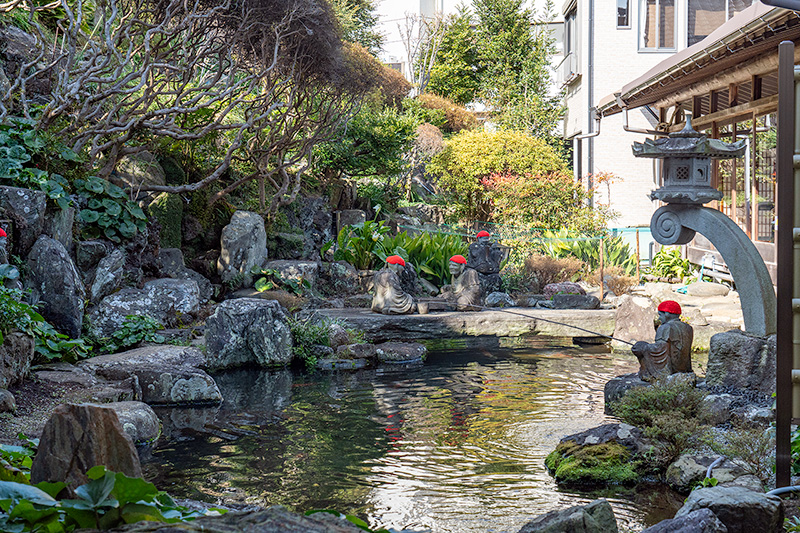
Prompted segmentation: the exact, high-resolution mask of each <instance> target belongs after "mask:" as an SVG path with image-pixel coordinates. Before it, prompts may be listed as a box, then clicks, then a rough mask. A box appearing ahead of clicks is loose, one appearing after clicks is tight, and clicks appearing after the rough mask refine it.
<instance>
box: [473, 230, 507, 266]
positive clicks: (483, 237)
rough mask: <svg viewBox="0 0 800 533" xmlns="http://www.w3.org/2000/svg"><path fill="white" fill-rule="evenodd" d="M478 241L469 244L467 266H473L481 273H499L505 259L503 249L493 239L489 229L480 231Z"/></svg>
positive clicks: (477, 236)
mask: <svg viewBox="0 0 800 533" xmlns="http://www.w3.org/2000/svg"><path fill="white" fill-rule="evenodd" d="M475 237H476V241H475V242H473V243H472V244H470V245H469V253H468V254H467V255H468V257H469V259H468V260H467V268H473V269H475V270H477V271H478V273H480V274H497V273H499V272H500V262H501V261H502V260H503V249H502V248H500V246H499V245H498V244H497V243H495V242H492V241H491V238H492V236H491V234H490V233H489V232H488V231H479V232H478V234H477V235H476V236H475Z"/></svg>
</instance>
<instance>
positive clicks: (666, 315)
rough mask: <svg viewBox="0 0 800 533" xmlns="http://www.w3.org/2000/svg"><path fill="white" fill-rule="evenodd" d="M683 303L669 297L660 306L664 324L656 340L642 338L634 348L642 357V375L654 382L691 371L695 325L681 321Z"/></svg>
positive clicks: (642, 377) (645, 379) (659, 312)
mask: <svg viewBox="0 0 800 533" xmlns="http://www.w3.org/2000/svg"><path fill="white" fill-rule="evenodd" d="M680 316H681V306H680V305H679V304H678V302H673V301H672V300H667V301H664V302H661V304H660V305H659V306H658V317H659V318H660V319H661V325H660V326H659V327H658V330H657V331H656V340H655V342H652V343H648V342H644V341H639V342H637V343H636V344H634V345H633V348H631V351H632V352H633V354H634V355H635V356H636V357H637V358H638V359H639V378H640V379H643V380H644V381H652V380H653V379H657V378H660V377H664V376H669V375H670V374H677V373H679V372H691V371H692V338H693V336H694V332H693V331H692V326H690V325H689V324H686V323H684V322H681V321H680Z"/></svg>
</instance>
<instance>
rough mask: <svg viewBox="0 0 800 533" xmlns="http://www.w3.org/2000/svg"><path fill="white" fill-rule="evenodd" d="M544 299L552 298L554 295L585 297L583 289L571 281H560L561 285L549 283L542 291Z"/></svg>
mask: <svg viewBox="0 0 800 533" xmlns="http://www.w3.org/2000/svg"><path fill="white" fill-rule="evenodd" d="M542 294H544V296H545V298H552V297H553V296H554V295H556V294H581V295H584V296H585V295H586V291H585V290H583V287H581V286H580V285H578V284H577V283H574V282H572V281H562V282H561V283H550V284H548V285H545V286H544V288H543V289H542Z"/></svg>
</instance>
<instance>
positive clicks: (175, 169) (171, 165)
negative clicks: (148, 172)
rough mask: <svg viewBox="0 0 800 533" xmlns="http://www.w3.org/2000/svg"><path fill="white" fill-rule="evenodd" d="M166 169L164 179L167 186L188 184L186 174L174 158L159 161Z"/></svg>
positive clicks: (167, 157)
mask: <svg viewBox="0 0 800 533" xmlns="http://www.w3.org/2000/svg"><path fill="white" fill-rule="evenodd" d="M158 162H159V163H161V168H163V169H164V179H165V181H166V182H167V185H183V184H184V183H186V172H184V171H183V168H181V166H180V164H179V163H178V161H177V160H176V159H175V158H174V157H170V156H166V157H161V158H159V160H158Z"/></svg>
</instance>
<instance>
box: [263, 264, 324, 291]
mask: <svg viewBox="0 0 800 533" xmlns="http://www.w3.org/2000/svg"><path fill="white" fill-rule="evenodd" d="M319 267H320V265H319V263H318V262H316V261H290V260H286V259H281V260H278V261H269V262H267V263H266V264H264V268H265V269H271V270H277V271H278V275H279V276H280V278H281V279H283V280H294V281H298V282H299V281H300V280H305V281H308V283H309V285H310V286H311V287H312V288H314V287H316V285H317V277H318V275H319V270H320V268H319Z"/></svg>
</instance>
